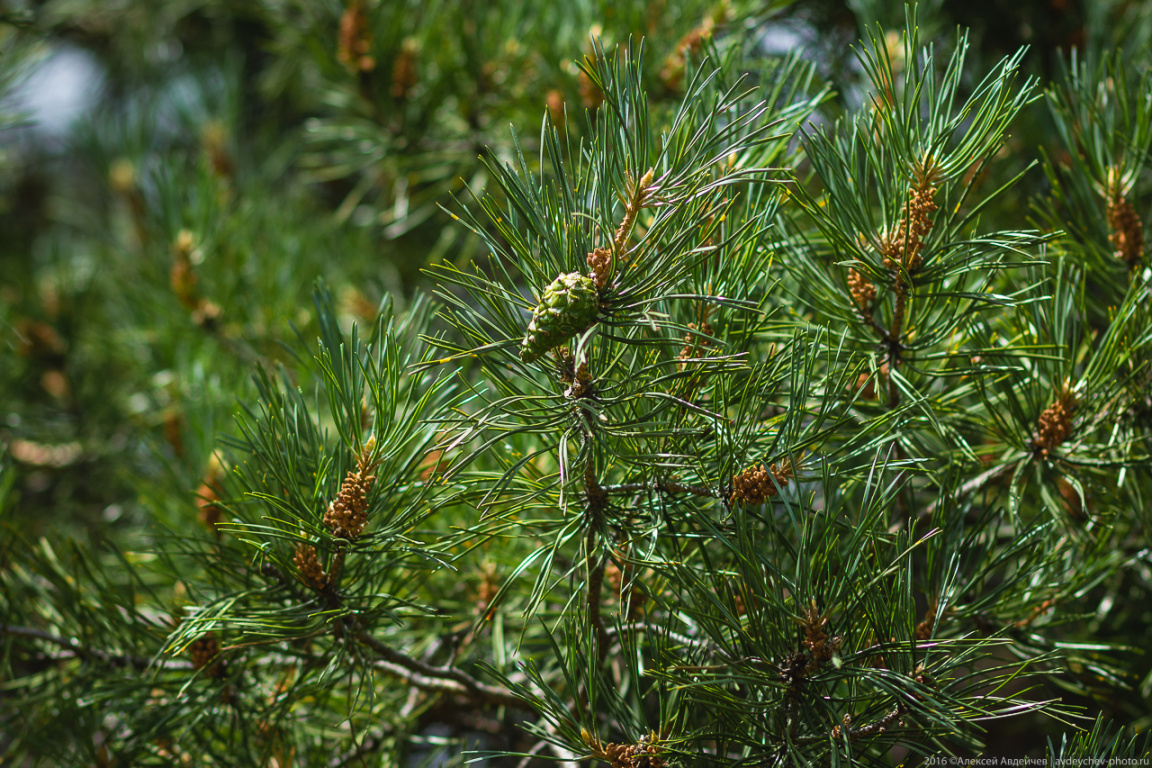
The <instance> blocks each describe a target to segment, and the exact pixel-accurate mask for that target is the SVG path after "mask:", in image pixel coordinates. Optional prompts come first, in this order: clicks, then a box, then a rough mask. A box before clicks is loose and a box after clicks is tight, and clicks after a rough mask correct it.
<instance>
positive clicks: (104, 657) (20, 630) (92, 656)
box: [0, 624, 193, 669]
mask: <svg viewBox="0 0 1152 768" xmlns="http://www.w3.org/2000/svg"><path fill="white" fill-rule="evenodd" d="M0 635H9V636H12V637H26V638H29V639H31V640H40V641H42V642H45V643H51V644H52V645H55V646H58V647H60V648H63V649H64V650H65V652H66V654H67V655H63V654H56V655H54V656H53V657H52V658H53V659H54V660H63V659H66V658H77V659H80V660H81V661H98V662H100V663H103V664H111V665H112V666H114V667H134V668H136V669H149V668H151V667H159V668H161V669H192V668H193V666H192V662H190V661H177V660H175V659H153V658H148V657H145V656H136V655H133V654H128V653H110V652H109V651H104V650H101V649H99V648H85V647H84V646H82V645H79V644H77V643H74V642H72V641H71V640H69V639H67V638H64V637H60V636H59V635H53V634H52V633H50V632H44V631H43V630H39V629H32V628H31V627H20V626H16V625H14V624H0Z"/></svg>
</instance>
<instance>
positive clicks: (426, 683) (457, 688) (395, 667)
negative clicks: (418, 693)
mask: <svg viewBox="0 0 1152 768" xmlns="http://www.w3.org/2000/svg"><path fill="white" fill-rule="evenodd" d="M355 638H356V640H357V641H359V642H360V643H363V644H364V645H366V646H368V647H369V648H371V649H372V650H373V651H375V652H376V653H377V654H379V655H380V657H381V659H382V661H378V662H377V663H376V666H377V667H378V668H380V669H381V670H383V671H385V672H388V673H390V674H393V675H396V676H397V677H401V678H403V679H404V680H406V681H407V682H409V683H411V684H412V685H415V686H417V687H419V688H427V689H429V690H439V691H446V692H450V693H459V694H463V695H465V696H468V697H470V698H473V699H480V700H482V701H486V702H488V703H489V704H495V705H503V706H516V707H523V706H524V703H523V702H522V701H521V700H520V699H518V698H516V697H515V696H513V695H512V694H511V693H509V692H508V691H506V690H504V689H502V688H496V687H494V686H491V685H485V684H484V683H482V682H480V681H479V680H477V679H476V678H474V677H472V676H471V675H469V674H468V673H467V672H464V671H462V670H459V669H456V668H454V667H434V666H432V665H431V664H426V663H424V662H423V661H419V660H417V659H413V658H412V657H411V656H406V655H405V654H403V653H400V652H399V651H396V650H393V649H392V648H389V647H388V646H387V645H385V644H384V643H382V642H380V641H379V640H377V639H376V638H374V637H372V636H371V635H370V634H368V633H367V632H363V631H362V632H358V633H357V634H356V635H355Z"/></svg>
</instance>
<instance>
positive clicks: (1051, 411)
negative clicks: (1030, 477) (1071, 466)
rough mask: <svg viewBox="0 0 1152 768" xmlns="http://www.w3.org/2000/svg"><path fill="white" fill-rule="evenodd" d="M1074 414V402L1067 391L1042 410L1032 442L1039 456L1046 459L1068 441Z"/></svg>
mask: <svg viewBox="0 0 1152 768" xmlns="http://www.w3.org/2000/svg"><path fill="white" fill-rule="evenodd" d="M1075 414H1076V400H1075V398H1073V396H1072V393H1070V392H1069V391H1068V390H1064V391H1063V392H1062V393H1061V394H1060V396H1059V397H1057V398H1056V402H1054V403H1052V405H1050V406H1048V407H1047V408H1045V409H1044V412H1043V413H1041V414H1040V424H1039V427H1040V428H1039V430H1038V431H1037V433H1036V437H1035V438H1034V439H1033V441H1032V443H1033V445H1034V446H1035V448H1036V451H1037V452H1038V453H1039V454H1040V455H1041V456H1043V457H1044V458H1048V455H1049V454H1050V453H1052V451H1054V450H1056V448H1058V447H1060V446H1061V445H1062V444H1063V443H1064V441H1065V440H1067V439H1068V435H1070V434H1071V433H1072V418H1073V416H1075Z"/></svg>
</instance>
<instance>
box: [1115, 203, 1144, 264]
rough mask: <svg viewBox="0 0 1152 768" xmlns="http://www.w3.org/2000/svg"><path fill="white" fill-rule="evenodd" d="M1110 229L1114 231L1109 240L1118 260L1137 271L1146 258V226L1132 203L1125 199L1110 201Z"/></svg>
mask: <svg viewBox="0 0 1152 768" xmlns="http://www.w3.org/2000/svg"><path fill="white" fill-rule="evenodd" d="M1108 227H1109V228H1110V229H1111V230H1112V233H1111V234H1110V235H1108V239H1109V240H1110V241H1111V242H1112V247H1113V248H1115V249H1116V250H1115V255H1116V258H1118V259H1120V260H1121V261H1123V262H1124V263H1125V264H1127V265H1128V268H1129V269H1135V268H1136V267H1137V266H1139V264H1140V261H1141V260H1142V259H1143V257H1144V224H1143V223H1142V222H1141V221H1140V217H1139V216H1138V215H1136V209H1135V208H1133V207H1132V203H1130V202H1128V201H1127V200H1125V199H1124V198H1123V197H1116V198H1113V199H1111V200H1109V201H1108Z"/></svg>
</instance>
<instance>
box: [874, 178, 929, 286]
mask: <svg viewBox="0 0 1152 768" xmlns="http://www.w3.org/2000/svg"><path fill="white" fill-rule="evenodd" d="M930 177H931V172H930V171H928V172H925V178H924V180H923V181H922V182H921V183H919V184H917V185H916V186H915V187H913V188H912V190H911V191H910V192H909V198H908V206H907V208H906V209H905V212H904V217H903V218H902V219H900V224H899V225H898V226H897V227H896V232H895V233H894V234H890V235H888V236H886V237H885V238H884V243H883V246H882V251H883V255H884V266H885V267H886V268H888V269H896V268H897V267H898V266H900V267H903V268H904V269H905V270H907V271H908V272H915V271H916V270H917V269H919V268H920V263H921V262H922V261H923V259H921V257H920V251H922V250H923V248H924V238H925V237H927V235H928V233H929V232H930V231H932V219H930V218H928V217H929V215H931V214H932V213H933V212H934V211H935V210H936V209H937V208H938V207H939V206H937V205H936V202H935V200H933V199H932V198H933V197H934V196H935V195H936V187H934V186H932V185H931V182H930V180H929V179H930Z"/></svg>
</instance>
